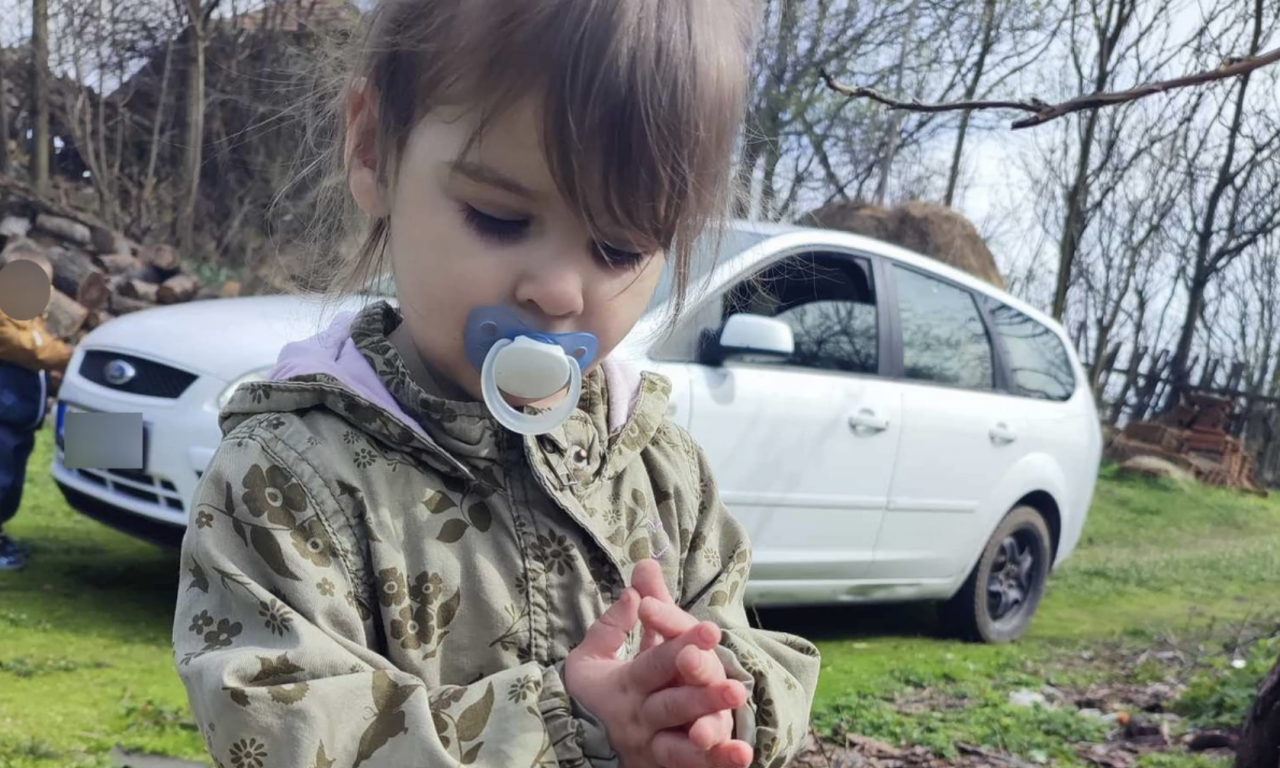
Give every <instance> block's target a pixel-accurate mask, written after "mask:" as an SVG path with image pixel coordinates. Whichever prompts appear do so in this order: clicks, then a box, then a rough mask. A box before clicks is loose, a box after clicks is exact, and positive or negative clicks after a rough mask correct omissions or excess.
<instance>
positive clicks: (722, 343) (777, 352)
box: [701, 314, 796, 365]
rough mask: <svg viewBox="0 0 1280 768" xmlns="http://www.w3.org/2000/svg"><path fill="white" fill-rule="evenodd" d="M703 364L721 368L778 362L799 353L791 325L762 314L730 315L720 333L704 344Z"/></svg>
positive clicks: (710, 335) (710, 337)
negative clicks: (740, 363) (737, 363)
mask: <svg viewBox="0 0 1280 768" xmlns="http://www.w3.org/2000/svg"><path fill="white" fill-rule="evenodd" d="M702 347H703V348H702V355H701V361H702V362H703V363H704V364H706V365H722V364H724V363H725V362H728V361H730V360H740V361H745V362H778V361H781V360H786V359H788V358H790V357H791V356H792V355H793V354H795V351H796V340H795V335H794V334H793V333H792V332H791V326H789V325H787V324H786V323H784V322H782V321H781V320H775V319H774V318H772V317H764V316H763V315H747V314H742V315H731V316H730V317H729V319H728V320H726V321H725V322H724V325H722V326H720V331H719V332H718V333H714V334H708V336H707V337H706V339H705V340H704V343H703V345H702Z"/></svg>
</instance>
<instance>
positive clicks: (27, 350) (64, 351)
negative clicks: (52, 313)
mask: <svg viewBox="0 0 1280 768" xmlns="http://www.w3.org/2000/svg"><path fill="white" fill-rule="evenodd" d="M0 360H8V361H9V362H11V363H16V364H18V365H21V366H22V367H24V368H28V369H30V370H33V371H39V370H62V369H64V368H66V367H67V363H68V362H70V360H71V347H70V346H69V345H68V344H67V343H66V342H64V341H62V340H61V339H59V338H57V337H56V336H54V335H53V334H51V333H49V329H48V327H46V326H45V324H44V321H43V320H41V319H37V320H33V321H31V322H27V323H20V322H16V321H14V320H13V319H12V318H10V317H7V316H5V315H3V314H2V313H0Z"/></svg>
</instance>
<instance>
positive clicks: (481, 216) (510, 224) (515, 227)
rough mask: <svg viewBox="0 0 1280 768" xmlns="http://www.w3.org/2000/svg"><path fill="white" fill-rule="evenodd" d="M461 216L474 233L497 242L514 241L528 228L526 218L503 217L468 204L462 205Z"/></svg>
mask: <svg viewBox="0 0 1280 768" xmlns="http://www.w3.org/2000/svg"><path fill="white" fill-rule="evenodd" d="M462 216H463V218H465V219H466V220H467V225H468V226H470V227H471V229H472V230H473V231H474V232H475V233H476V234H478V235H480V236H481V237H487V238H489V239H491V240H495V241H497V242H499V243H511V242H515V241H517V240H519V239H520V238H522V237H524V234H525V232H526V231H528V229H529V220H528V219H503V218H500V217H498V216H492V215H490V214H487V213H484V212H483V211H480V210H478V209H476V208H473V207H472V206H470V205H463V206H462Z"/></svg>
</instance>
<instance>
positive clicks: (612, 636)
mask: <svg viewBox="0 0 1280 768" xmlns="http://www.w3.org/2000/svg"><path fill="white" fill-rule="evenodd" d="M639 621H640V595H639V594H638V593H636V591H635V590H634V589H631V588H627V589H626V590H624V591H623V593H622V597H620V598H618V602H616V603H614V604H613V605H611V606H609V610H607V611H605V612H604V614H603V615H602V616H601V617H600V618H598V619H596V621H595V623H594V624H592V625H591V626H590V627H589V628H588V629H587V635H586V637H584V638H582V642H581V643H580V644H579V645H578V647H577V648H576V649H575V650H576V651H577V653H578V654H579V655H581V656H582V657H584V658H588V659H610V660H613V659H616V658H617V654H618V649H620V648H622V646H623V644H624V643H626V642H627V635H629V634H630V633H631V630H632V629H633V628H634V627H635V625H636V623H637V622H639Z"/></svg>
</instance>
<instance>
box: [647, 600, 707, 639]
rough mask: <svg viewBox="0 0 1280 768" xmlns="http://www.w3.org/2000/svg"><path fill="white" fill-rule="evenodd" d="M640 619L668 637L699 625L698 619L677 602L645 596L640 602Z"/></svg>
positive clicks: (648, 626)
mask: <svg viewBox="0 0 1280 768" xmlns="http://www.w3.org/2000/svg"><path fill="white" fill-rule="evenodd" d="M640 621H642V622H643V623H644V625H645V627H646V628H650V629H654V630H657V631H658V632H660V633H662V634H663V635H665V636H666V637H667V638H668V639H670V638H672V637H676V636H678V635H681V634H683V633H685V632H688V631H689V630H691V629H693V628H694V627H696V626H698V620H697V619H695V618H694V617H693V616H691V615H690V614H689V612H688V611H686V610H684V609H683V608H681V607H680V606H678V605H676V604H675V603H669V602H663V601H662V600H658V599H656V598H654V597H645V598H644V599H643V600H642V601H641V602H640Z"/></svg>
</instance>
